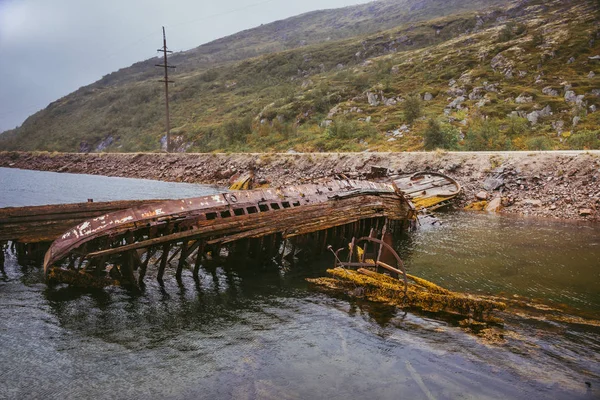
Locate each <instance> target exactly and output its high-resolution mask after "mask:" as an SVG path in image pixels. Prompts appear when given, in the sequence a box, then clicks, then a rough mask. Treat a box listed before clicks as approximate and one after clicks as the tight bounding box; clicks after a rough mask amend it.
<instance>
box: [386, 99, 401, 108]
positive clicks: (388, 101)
mask: <svg viewBox="0 0 600 400" xmlns="http://www.w3.org/2000/svg"><path fill="white" fill-rule="evenodd" d="M397 103H398V101H396V99H394V98H391V99H386V100H385V102H384V104H385V105H386V106H388V107H389V106H394V105H396V104H397Z"/></svg>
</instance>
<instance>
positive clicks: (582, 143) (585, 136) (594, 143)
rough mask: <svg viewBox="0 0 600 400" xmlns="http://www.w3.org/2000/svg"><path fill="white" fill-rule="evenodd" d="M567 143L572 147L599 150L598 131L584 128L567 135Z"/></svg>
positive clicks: (599, 135) (599, 138) (599, 136)
mask: <svg viewBox="0 0 600 400" xmlns="http://www.w3.org/2000/svg"><path fill="white" fill-rule="evenodd" d="M569 145H570V146H571V148H573V149H581V150H599V149H600V131H588V130H584V131H581V132H579V133H575V134H573V135H571V136H570V137H569Z"/></svg>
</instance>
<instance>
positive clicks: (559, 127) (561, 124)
mask: <svg viewBox="0 0 600 400" xmlns="http://www.w3.org/2000/svg"><path fill="white" fill-rule="evenodd" d="M564 126H565V123H564V121H562V120H558V121H554V122H552V128H553V129H554V130H555V131H556V133H558V134H559V135H560V134H561V133H563V128H564Z"/></svg>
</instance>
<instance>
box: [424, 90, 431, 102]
mask: <svg viewBox="0 0 600 400" xmlns="http://www.w3.org/2000/svg"><path fill="white" fill-rule="evenodd" d="M423 100H425V101H431V100H433V95H432V94H431V93H429V92H425V94H424V95H423Z"/></svg>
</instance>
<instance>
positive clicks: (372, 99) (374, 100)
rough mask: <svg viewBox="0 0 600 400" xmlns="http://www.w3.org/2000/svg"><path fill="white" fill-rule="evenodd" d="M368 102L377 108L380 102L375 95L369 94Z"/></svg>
mask: <svg viewBox="0 0 600 400" xmlns="http://www.w3.org/2000/svg"><path fill="white" fill-rule="evenodd" d="M367 100H368V101H369V105H370V106H373V107H376V106H378V105H379V100H378V98H377V95H376V94H375V93H371V92H367Z"/></svg>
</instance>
